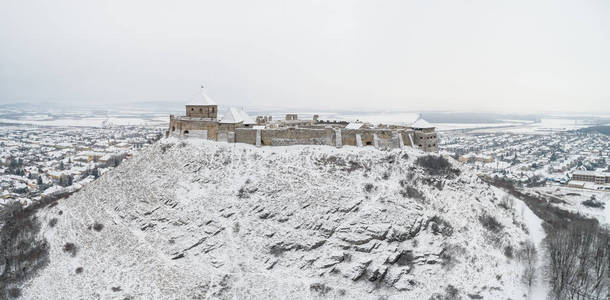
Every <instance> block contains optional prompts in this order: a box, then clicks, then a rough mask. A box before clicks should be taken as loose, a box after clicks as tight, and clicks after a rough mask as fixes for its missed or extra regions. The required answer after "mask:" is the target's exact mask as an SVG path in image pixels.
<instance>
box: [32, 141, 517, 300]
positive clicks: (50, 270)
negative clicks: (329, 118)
mask: <svg viewBox="0 0 610 300" xmlns="http://www.w3.org/2000/svg"><path fill="white" fill-rule="evenodd" d="M421 155H423V154H422V153H420V152H418V151H416V150H413V149H410V148H405V149H402V150H397V149H395V150H388V151H381V150H376V149H372V148H353V147H344V148H342V149H335V148H332V147H326V146H290V147H273V148H256V147H253V146H250V145H242V144H227V143H216V142H208V141H197V140H186V141H181V140H176V139H165V140H162V141H160V142H159V143H157V144H156V145H154V146H152V147H150V148H148V149H146V150H144V151H143V152H142V153H140V154H139V155H137V156H135V157H134V158H133V159H131V160H129V161H127V162H125V163H124V164H122V165H121V166H120V167H118V168H117V169H115V170H113V171H111V172H108V173H106V174H104V176H102V177H101V178H100V179H98V180H97V181H95V182H93V183H91V184H89V185H87V186H86V187H85V188H83V189H82V190H81V191H79V192H77V193H76V194H74V195H72V196H71V197H70V198H68V199H64V200H61V201H60V202H59V204H58V205H56V206H54V207H50V208H45V209H44V210H43V211H41V212H40V213H39V219H40V220H41V221H42V223H43V224H44V225H43V230H42V232H43V233H42V234H43V235H44V237H45V238H46V239H47V240H48V241H49V244H50V246H51V248H50V264H49V265H48V266H47V267H46V268H44V269H42V270H41V271H40V272H39V273H38V274H37V276H36V277H34V278H32V279H30V280H29V281H27V282H26V283H25V284H24V286H23V288H22V293H23V297H24V298H26V299H60V298H63V299H96V298H102V299H124V298H129V299H151V298H155V299H186V298H188V299H191V298H196V299H198V298H234V299H245V298H258V299H268V298H275V299H278V298H279V299H302V298H317V297H322V298H324V297H328V298H345V299H355V298H358V299H361V298H371V299H378V298H379V297H389V298H395V299H423V298H425V299H427V298H428V297H430V296H434V295H435V294H436V295H437V296H439V297H440V296H441V295H442V296H447V297H449V298H453V297H454V296H456V295H457V296H461V297H464V298H466V299H468V298H469V295H470V297H475V298H476V297H477V296H478V295H480V296H483V297H485V298H492V299H506V298H507V297H510V298H512V299H522V298H524V297H526V295H525V294H526V293H527V288H526V287H525V286H524V285H523V284H521V283H520V275H521V272H522V269H523V267H522V265H521V264H520V263H519V262H518V261H517V259H516V258H509V257H507V256H506V255H505V249H506V247H507V246H508V247H512V249H515V250H514V251H516V249H518V248H519V247H520V246H519V244H520V243H522V242H524V241H525V240H526V239H527V238H528V237H527V234H526V233H525V232H524V229H523V228H524V226H523V225H522V223H523V221H522V219H521V217H520V216H519V214H518V213H514V212H512V211H511V210H510V209H508V210H507V209H504V208H501V207H499V206H498V204H499V203H500V199H499V195H500V193H498V191H496V190H495V189H494V188H491V187H490V186H488V185H487V184H484V183H482V182H481V181H480V180H479V179H478V178H477V177H476V175H475V174H474V173H472V172H470V171H468V170H467V169H461V174H460V175H459V176H456V175H455V174H454V173H455V172H449V173H447V174H445V175H430V174H429V172H428V171H427V170H425V169H423V168H422V167H420V166H418V165H417V164H415V163H414V161H415V159H416V158H417V157H418V156H421ZM454 167H455V168H461V167H459V166H458V165H457V164H455V166H454ZM496 194H497V195H498V196H496ZM482 216H487V217H488V218H492V219H495V220H497V221H498V222H499V223H500V225H498V226H496V227H495V231H494V230H493V229H494V228H493V227H485V226H483V224H482V222H481V220H483V218H482ZM52 218H57V220H58V222H57V224H56V225H55V226H54V227H49V226H48V225H46V224H47V223H48V220H50V219H52ZM96 223H97V224H96ZM100 224H101V225H103V226H100ZM498 228H499V229H498ZM66 243H73V244H74V245H75V248H76V251H75V252H74V251H64V249H63V248H64V246H65V245H66ZM509 256H510V255H509ZM78 268H82V269H78ZM77 269H78V271H77Z"/></svg>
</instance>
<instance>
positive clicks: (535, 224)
mask: <svg viewBox="0 0 610 300" xmlns="http://www.w3.org/2000/svg"><path fill="white" fill-rule="evenodd" d="M515 212H516V213H518V214H521V216H522V217H523V220H524V221H525V225H526V226H527V229H528V235H529V237H530V240H531V241H532V242H533V243H534V245H535V246H536V250H537V251H538V252H537V254H538V260H537V261H536V279H535V281H534V284H532V286H531V287H530V292H529V295H528V299H532V300H539V299H547V296H548V291H549V287H548V283H547V282H546V280H544V269H545V268H544V266H545V257H546V250H545V248H544V246H543V244H542V241H543V240H544V238H545V237H546V232H545V231H544V228H542V223H543V221H542V219H540V218H539V217H538V216H536V214H534V212H533V211H532V210H531V209H530V208H529V207H528V206H527V205H525V203H524V202H523V201H522V200H520V199H518V198H515Z"/></svg>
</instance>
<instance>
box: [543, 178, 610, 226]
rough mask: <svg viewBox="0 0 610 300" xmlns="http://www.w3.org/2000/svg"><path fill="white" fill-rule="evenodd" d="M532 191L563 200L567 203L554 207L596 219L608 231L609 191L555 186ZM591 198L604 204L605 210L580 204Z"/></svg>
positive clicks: (609, 213) (609, 220)
mask: <svg viewBox="0 0 610 300" xmlns="http://www.w3.org/2000/svg"><path fill="white" fill-rule="evenodd" d="M533 190H535V191H538V192H541V193H546V194H549V195H553V196H556V197H559V198H560V199H562V200H565V201H566V202H567V203H559V204H554V205H555V206H557V207H559V208H562V209H565V210H567V211H571V212H574V213H580V214H582V215H585V216H587V217H589V218H594V219H597V220H598V221H599V223H600V224H601V225H602V226H605V227H606V228H608V229H610V191H593V190H586V189H577V188H569V187H557V186H547V187H540V188H534V189H533ZM592 196H594V197H595V199H597V200H598V201H601V202H602V203H604V204H605V208H594V207H588V206H585V205H583V204H582V202H583V201H585V200H589V199H591V197H592Z"/></svg>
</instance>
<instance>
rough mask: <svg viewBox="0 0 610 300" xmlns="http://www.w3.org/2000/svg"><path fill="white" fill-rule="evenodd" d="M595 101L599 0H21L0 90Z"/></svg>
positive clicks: (7, 34)
mask: <svg viewBox="0 0 610 300" xmlns="http://www.w3.org/2000/svg"><path fill="white" fill-rule="evenodd" d="M202 82H203V83H204V84H205V85H206V86H207V89H208V94H209V95H210V96H211V97H212V98H214V99H215V100H216V102H218V103H219V104H235V105H242V106H254V105H257V106H282V107H294V108H301V107H314V108H321V109H337V108H349V109H367V108H376V109H386V108H387V109H400V110H442V109H451V110H472V111H511V112H527V113H530V112H533V111H575V112H576V111H578V112H581V111H597V112H599V111H606V112H608V111H610V1H606V0H599V1H588V0H574V1H557V0H548V1H547V0H541V1H538V0H527V1H525V0H511V1H489V0H485V1H475V0H472V1H434V0H433V1H428V0H426V1H327V0H326V1H150V0H147V1H125V0H122V1H84V0H73V1H46V0H45V1H37V0H27V1H24V0H3V1H2V3H1V8H0V103H8V102H17V101H26V102H39V101H67V102H80V103H118V102H129V101H175V102H186V101H187V100H188V98H189V97H192V95H194V94H195V93H196V92H197V88H198V87H199V85H200V84H201V83H202Z"/></svg>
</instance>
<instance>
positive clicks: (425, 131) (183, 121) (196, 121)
mask: <svg viewBox="0 0 610 300" xmlns="http://www.w3.org/2000/svg"><path fill="white" fill-rule="evenodd" d="M318 119H319V117H318V115H314V116H313V118H312V119H311V120H301V119H299V118H298V115H297V114H286V117H285V120H273V118H272V117H271V116H258V117H257V118H256V119H252V118H251V117H250V116H249V115H248V114H247V113H246V112H245V111H243V110H242V109H238V108H234V107H230V108H228V109H227V110H226V111H225V112H224V113H223V115H222V117H221V118H218V105H217V104H216V102H214V101H213V100H212V99H211V98H210V97H208V96H207V95H206V94H205V92H204V91H203V87H202V89H201V91H200V94H199V96H198V97H197V98H196V100H195V101H193V102H191V103H189V104H187V105H186V115H185V116H177V117H176V116H174V115H170V116H169V129H168V130H167V132H166V136H176V137H197V138H202V139H208V140H213V141H222V142H229V143H246V144H251V145H256V146H286V145H329V146H336V147H342V146H344V145H348V146H357V147H364V146H374V147H376V148H401V147H404V146H409V147H414V148H418V149H421V150H423V151H426V152H437V151H438V138H437V135H436V131H435V128H434V126H432V125H431V124H430V123H428V122H426V121H425V120H423V119H421V118H418V119H417V120H416V121H415V122H413V123H412V124H411V125H410V126H401V125H383V124H379V125H372V124H368V123H359V122H358V123H347V122H341V121H320V120H318Z"/></svg>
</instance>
